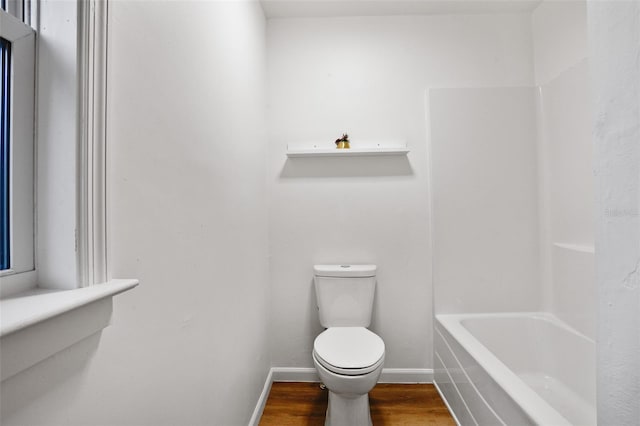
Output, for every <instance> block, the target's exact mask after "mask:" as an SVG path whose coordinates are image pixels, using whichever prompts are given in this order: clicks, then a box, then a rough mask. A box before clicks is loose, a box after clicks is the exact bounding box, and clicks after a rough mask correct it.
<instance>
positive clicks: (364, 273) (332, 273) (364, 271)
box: [313, 265, 377, 278]
mask: <svg viewBox="0 0 640 426" xmlns="http://www.w3.org/2000/svg"><path fill="white" fill-rule="evenodd" d="M376 269H377V267H376V265H314V266H313V272H314V273H315V275H316V276H317V277H343V278H351V277H375V276H376Z"/></svg>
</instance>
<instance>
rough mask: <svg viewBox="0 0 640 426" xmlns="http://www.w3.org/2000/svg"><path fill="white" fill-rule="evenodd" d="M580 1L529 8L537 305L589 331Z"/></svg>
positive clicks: (585, 67) (589, 200)
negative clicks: (535, 129) (534, 91)
mask: <svg viewBox="0 0 640 426" xmlns="http://www.w3.org/2000/svg"><path fill="white" fill-rule="evenodd" d="M586 7H587V5H586V2H585V1H545V2H543V3H541V4H540V6H538V7H537V8H536V9H535V10H534V12H533V15H532V23H533V41H534V43H533V46H534V63H535V70H536V74H535V78H536V85H537V86H538V87H539V104H538V105H539V108H538V114H539V121H538V124H539V148H540V150H539V154H540V155H539V174H540V192H539V195H540V223H541V231H542V233H541V240H540V243H541V258H542V263H541V270H542V271H543V273H542V279H543V288H544V303H543V308H544V309H545V310H548V311H551V312H553V313H554V314H556V315H557V316H558V317H559V318H560V319H562V320H563V321H566V322H567V323H568V324H570V325H572V326H573V327H575V328H576V329H578V330H579V331H581V332H582V333H584V334H586V335H588V336H590V337H592V338H593V337H594V336H595V320H596V316H595V270H594V246H593V244H594V243H593V241H594V179H593V142H592V137H591V99H590V87H589V85H590V81H589V62H588V59H587V56H588V53H587V13H586Z"/></svg>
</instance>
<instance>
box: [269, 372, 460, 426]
mask: <svg viewBox="0 0 640 426" xmlns="http://www.w3.org/2000/svg"><path fill="white" fill-rule="evenodd" d="M327 398H328V391H327V390H322V389H320V385H319V384H318V383H280V382H276V383H273V385H272V387H271V392H270V393H269V398H268V399H267V404H266V406H265V408H264V413H263V414H262V419H260V426H302V425H304V426H323V425H324V415H325V411H326V409H327ZM369 403H370V405H371V418H372V421H373V424H374V426H414V425H416V426H417V425H434V426H455V422H454V420H453V418H452V417H451V415H450V414H449V411H448V410H447V407H446V406H445V405H444V402H443V401H442V399H441V398H440V395H438V391H437V390H436V388H435V387H434V386H433V385H404V384H403V385H399V384H382V383H381V384H378V385H376V387H375V388H374V389H373V390H372V391H371V392H370V393H369Z"/></svg>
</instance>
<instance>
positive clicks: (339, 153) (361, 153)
mask: <svg viewBox="0 0 640 426" xmlns="http://www.w3.org/2000/svg"><path fill="white" fill-rule="evenodd" d="M331 145H332V144H327V143H326V142H322V143H300V144H290V145H288V146H287V157H289V158H295V157H369V156H382V155H387V156H388V155H407V153H408V152H409V149H408V148H407V144H406V143H405V142H358V141H356V142H355V143H354V142H351V146H354V145H355V146H357V148H348V149H337V148H335V147H332V146H331Z"/></svg>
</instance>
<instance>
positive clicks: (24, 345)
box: [0, 279, 138, 380]
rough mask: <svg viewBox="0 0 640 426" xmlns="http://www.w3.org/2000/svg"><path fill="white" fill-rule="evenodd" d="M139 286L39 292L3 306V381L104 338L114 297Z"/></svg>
mask: <svg viewBox="0 0 640 426" xmlns="http://www.w3.org/2000/svg"><path fill="white" fill-rule="evenodd" d="M137 285H138V280H134V279H129V280H112V281H109V282H107V283H104V284H97V285H93V286H91V287H84V288H79V289H75V290H44V289H36V290H30V291H27V292H24V293H19V294H16V295H13V296H10V297H7V298H5V299H2V300H0V345H1V347H2V357H1V358H0V371H1V372H2V374H1V380H5V379H6V378H9V377H11V376H13V375H14V374H17V373H19V372H20V371H23V370H25V369H27V368H29V367H31V366H33V365H35V364H36V363H38V362H40V361H42V360H44V359H45V358H47V357H49V356H51V355H53V354H55V353H57V352H60V351H61V350H63V349H65V348H67V347H69V346H71V345H73V344H75V343H77V342H79V341H80V340H82V339H84V338H86V337H89V336H90V335H92V334H95V333H98V332H100V331H101V330H102V329H103V328H104V327H106V326H107V325H109V321H110V319H111V311H112V307H113V304H112V297H113V296H115V295H116V294H119V293H122V292H124V291H127V290H130V289H132V288H134V287H135V286H137Z"/></svg>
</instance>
